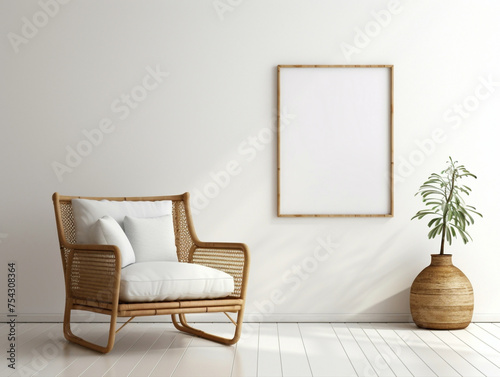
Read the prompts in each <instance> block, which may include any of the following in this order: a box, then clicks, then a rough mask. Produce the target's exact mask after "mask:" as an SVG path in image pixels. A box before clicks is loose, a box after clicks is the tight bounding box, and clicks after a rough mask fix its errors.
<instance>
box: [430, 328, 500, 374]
mask: <svg viewBox="0 0 500 377" xmlns="http://www.w3.org/2000/svg"><path fill="white" fill-rule="evenodd" d="M432 333H433V334H434V335H436V336H437V337H438V338H439V339H441V340H442V341H443V342H445V343H446V344H447V345H448V346H449V347H450V348H452V349H454V350H455V351H456V352H457V353H459V354H460V356H461V357H463V358H464V359H465V360H467V361H468V362H469V363H470V364H472V365H473V366H474V367H475V368H476V369H477V370H479V371H480V372H481V373H482V374H483V375H485V376H489V377H495V376H500V369H499V368H498V367H497V366H496V365H495V364H493V363H492V362H491V361H489V360H488V359H487V358H486V357H484V356H483V355H481V354H480V353H478V352H477V351H476V350H475V349H474V348H472V347H471V346H470V345H469V344H467V342H465V341H464V339H461V338H460V337H457V336H456V335H455V332H453V333H452V332H449V331H432Z"/></svg>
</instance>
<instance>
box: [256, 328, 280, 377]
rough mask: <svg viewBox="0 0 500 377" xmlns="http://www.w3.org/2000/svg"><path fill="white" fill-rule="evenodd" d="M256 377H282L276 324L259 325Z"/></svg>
mask: <svg viewBox="0 0 500 377" xmlns="http://www.w3.org/2000/svg"><path fill="white" fill-rule="evenodd" d="M257 375H258V376H266V377H277V376H279V377H281V376H282V375H283V371H282V368H281V356H280V345H279V339H278V326H277V325H276V323H261V324H260V327H259V354H258V362H257Z"/></svg>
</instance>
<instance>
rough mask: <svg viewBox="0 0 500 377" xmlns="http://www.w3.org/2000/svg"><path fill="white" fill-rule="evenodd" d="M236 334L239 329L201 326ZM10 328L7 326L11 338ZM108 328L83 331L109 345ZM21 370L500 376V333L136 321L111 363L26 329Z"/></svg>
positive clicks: (65, 376) (259, 376)
mask: <svg viewBox="0 0 500 377" xmlns="http://www.w3.org/2000/svg"><path fill="white" fill-rule="evenodd" d="M194 325H195V327H197V328H200V329H202V330H203V331H207V332H212V333H217V334H219V335H222V336H228V337H229V336H232V334H233V333H234V326H233V325H232V324H230V323H200V324H194ZM4 327H5V326H3V327H2V328H0V330H2V329H3V330H4V335H6V334H7V332H5V328H4ZM107 329H108V325H107V324H105V323H95V324H92V323H85V324H75V330H74V331H75V332H76V333H79V334H82V335H83V336H84V337H85V338H86V339H89V340H91V341H95V342H99V343H100V344H102V343H104V342H105V341H106V339H107ZM16 333H17V335H18V342H17V343H16V347H17V355H18V357H17V359H16V361H17V367H18V368H17V369H16V370H15V371H13V370H12V369H10V368H8V367H7V366H6V364H5V363H4V364H2V365H0V377H3V376H6V377H7V376H9V377H21V376H23V377H24V376H36V377H49V376H51V377H52V376H57V377H70V376H71V377H74V376H91V377H101V376H106V377H112V376H129V377H146V376H148V377H149V376H150V377H155V376H156V377H158V376H161V377H165V376H170V377H197V376H200V377H201V376H203V377H211V376H214V377H226V376H227V377H230V376H231V377H274V376H284V377H334V376H343V377H344V376H382V377H385V376H387V377H394V376H398V377H403V376H426V377H427V376H433V375H434V376H446V377H448V376H449V377H455V376H467V377H476V376H477V377H479V376H499V377H500V325H499V324H497V323H472V324H471V325H470V326H469V327H468V328H467V329H464V330H456V331H433V330H424V329H420V328H417V327H416V326H415V325H414V324H410V323H260V324H259V323H247V324H244V325H243V333H242V336H241V338H240V341H239V342H238V343H236V344H235V345H232V346H224V345H221V344H218V343H214V342H211V341H207V340H206V339H201V338H197V337H193V336H191V335H189V334H185V333H182V332H179V331H178V330H177V329H175V328H174V326H173V325H172V324H171V323H133V324H129V325H128V326H127V327H126V328H125V329H123V330H122V331H120V332H119V333H118V334H117V336H116V342H115V347H114V349H113V350H112V351H111V352H110V353H109V354H106V355H103V354H100V353H98V352H95V351H92V350H89V349H86V348H84V347H81V346H79V345H75V344H73V343H70V342H67V341H66V340H64V339H63V336H62V324H60V323H58V324H54V323H45V324H36V323H35V324H18V326H17V332H16Z"/></svg>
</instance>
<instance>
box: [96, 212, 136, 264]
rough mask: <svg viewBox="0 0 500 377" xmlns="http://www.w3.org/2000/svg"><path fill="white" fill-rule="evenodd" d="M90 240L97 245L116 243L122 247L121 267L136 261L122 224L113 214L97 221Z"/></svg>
mask: <svg viewBox="0 0 500 377" xmlns="http://www.w3.org/2000/svg"><path fill="white" fill-rule="evenodd" d="M89 236H90V242H91V243H93V244H97V245H115V246H118V248H119V249H120V254H121V267H122V268H123V267H126V266H128V265H129V264H132V263H134V262H135V254H134V250H133V248H132V245H131V244H130V241H129V240H128V238H127V236H126V235H125V232H124V231H123V229H122V228H121V226H120V224H118V223H117V222H116V220H115V219H113V218H112V217H111V216H103V217H101V218H100V219H99V220H97V221H96V222H95V224H94V225H93V226H92V227H91V228H90V232H89Z"/></svg>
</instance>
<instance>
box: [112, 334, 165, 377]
mask: <svg viewBox="0 0 500 377" xmlns="http://www.w3.org/2000/svg"><path fill="white" fill-rule="evenodd" d="M159 328H160V327H159V324H154V325H152V326H150V327H148V328H147V329H146V331H144V333H143V334H142V335H141V336H140V338H139V339H137V341H136V342H134V344H133V345H132V346H131V347H130V348H129V349H128V350H127V351H126V352H125V353H124V354H123V356H122V357H120V358H119V359H118V360H117V362H116V363H115V364H114V365H113V366H112V367H111V368H109V369H108V370H107V371H106V373H104V374H103V377H122V376H128V374H129V373H130V371H131V370H132V369H134V368H135V366H136V365H137V364H138V363H139V362H140V361H141V360H142V358H143V357H144V355H145V354H146V353H147V352H148V351H149V350H150V349H151V347H152V345H153V344H154V343H155V342H156V341H157V340H158V338H159V337H160V335H161V332H160V331H159Z"/></svg>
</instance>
